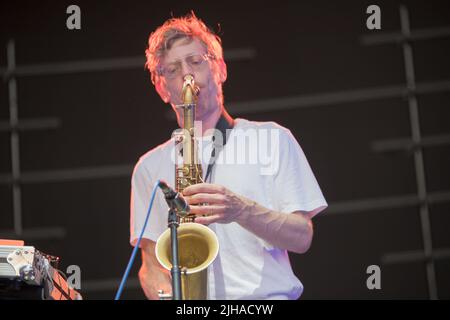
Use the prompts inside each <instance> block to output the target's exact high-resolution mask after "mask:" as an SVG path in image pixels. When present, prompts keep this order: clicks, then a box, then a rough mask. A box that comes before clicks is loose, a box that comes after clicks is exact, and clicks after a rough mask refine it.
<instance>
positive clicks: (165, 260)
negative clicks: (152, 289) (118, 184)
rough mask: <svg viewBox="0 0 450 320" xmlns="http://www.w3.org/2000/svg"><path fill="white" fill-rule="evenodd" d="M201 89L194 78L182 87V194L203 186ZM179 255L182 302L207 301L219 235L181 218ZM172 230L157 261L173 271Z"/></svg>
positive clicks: (178, 178)
mask: <svg viewBox="0 0 450 320" xmlns="http://www.w3.org/2000/svg"><path fill="white" fill-rule="evenodd" d="M198 93H199V89H198V87H196V86H195V83H194V77H193V76H192V75H186V76H185V78H184V83H183V91H182V100H183V104H182V105H180V106H179V107H180V108H183V112H184V114H183V128H181V130H177V132H176V133H175V134H174V136H175V145H176V146H177V145H178V146H181V147H182V150H183V154H182V163H179V161H176V164H175V188H176V190H177V191H178V192H182V191H183V190H184V189H185V188H186V187H188V186H190V185H193V184H197V183H201V182H203V179H202V166H201V163H199V161H198V153H199V152H198V149H197V142H196V140H195V135H194V130H195V128H194V121H195V107H196V101H197V95H198ZM178 219H179V223H180V225H179V226H178V251H179V265H180V267H181V270H182V272H181V273H182V274H181V288H182V299H183V300H206V298H207V268H208V266H209V265H210V264H211V263H212V262H213V261H214V260H215V258H216V256H217V254H218V251H219V241H218V239H217V236H216V234H215V233H214V232H213V231H212V230H211V229H209V228H208V227H206V226H204V225H201V224H198V223H195V214H188V215H187V216H184V217H179V218H178ZM170 241H171V240H170V230H169V229H168V230H166V231H165V232H164V233H163V234H162V235H161V236H160V237H159V238H158V240H157V242H156V248H155V251H156V257H157V259H158V261H159V262H160V264H161V265H162V266H163V267H164V268H166V269H167V270H170V268H171V267H172V264H171V259H172V257H171V242H170Z"/></svg>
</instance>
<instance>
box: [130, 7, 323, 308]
mask: <svg viewBox="0 0 450 320" xmlns="http://www.w3.org/2000/svg"><path fill="white" fill-rule="evenodd" d="M146 56H147V64H146V66H147V68H148V69H149V71H150V73H151V78H152V82H153V84H154V85H155V88H156V90H157V92H158V94H159V95H160V97H161V98H162V100H163V101H164V102H165V103H169V104H170V105H171V106H172V109H173V111H174V112H175V114H176V117H177V122H178V124H179V126H180V128H183V127H184V123H183V122H184V118H183V110H182V108H180V107H179V106H180V105H182V104H183V101H182V89H183V84H184V80H185V77H186V75H192V76H193V78H194V79H195V84H196V85H197V86H198V88H199V94H198V96H197V103H196V111H195V121H196V128H195V129H196V130H197V131H198V140H199V153H200V154H201V163H202V165H203V171H202V172H203V179H202V180H203V182H201V183H197V184H193V185H190V186H188V187H186V188H184V190H183V195H184V197H185V199H186V200H187V201H188V203H189V205H190V213H191V214H195V215H196V218H195V222H196V223H199V224H203V225H207V226H208V227H209V228H211V229H212V230H213V231H214V232H215V234H216V235H217V238H218V240H219V253H218V255H217V258H216V259H215V260H214V262H213V263H212V264H211V265H210V267H209V268H208V271H207V272H208V278H207V279H208V280H207V289H208V290H207V292H208V295H207V298H208V299H297V298H298V297H300V295H301V293H302V291H303V285H302V283H301V282H300V280H299V279H298V278H297V277H296V275H295V274H294V273H293V271H292V268H291V266H290V262H289V257H288V254H287V251H291V252H295V253H300V254H301V253H305V252H306V251H307V250H308V249H309V247H310V245H311V241H312V238H313V224H312V218H313V217H314V216H315V215H316V214H318V213H319V212H321V211H322V210H324V209H325V208H326V207H327V202H326V200H325V198H324V197H323V194H322V192H321V189H320V187H319V185H318V183H317V181H316V179H315V176H314V174H313V172H312V170H311V168H310V166H309V164H308V161H307V159H306V157H305V155H304V153H303V151H302V149H301V147H300V145H299V144H298V142H297V141H296V140H295V138H294V137H293V135H292V134H291V132H290V131H289V130H288V129H286V128H284V127H282V126H280V125H278V124H276V123H274V122H255V121H249V120H246V119H240V118H237V119H233V118H232V117H231V116H230V115H229V114H228V113H227V111H226V109H225V105H224V98H223V92H222V84H223V83H224V82H225V80H226V78H227V68H226V64H225V62H224V59H223V52H222V46H221V42H220V38H219V37H218V36H216V35H215V34H214V33H212V32H211V31H210V30H209V29H208V28H207V27H206V26H205V24H204V23H203V22H202V21H201V20H199V19H198V18H197V17H195V15H194V14H190V15H188V16H186V17H182V18H172V19H170V20H168V21H167V22H166V23H165V24H163V25H162V26H160V27H159V28H158V29H157V30H156V31H155V32H153V33H152V34H151V35H150V38H149V44H148V49H147V50H146ZM214 129H216V130H214ZM217 132H221V133H225V134H224V135H223V136H222V137H218V136H217V135H216V133H217ZM218 140H220V141H221V142H222V143H221V147H220V146H219V144H218V143H217V142H218ZM248 141H250V142H248ZM266 142H268V143H266ZM267 145H270V147H267V148H266V147H264V146H267ZM261 148H263V149H264V151H267V150H270V152H269V155H268V156H265V157H263V158H264V159H263V160H264V161H262V160H261V161H258V159H257V160H256V161H253V160H255V159H253V158H252V155H255V154H261ZM266 149H267V150H266ZM177 152H178V151H177V150H175V147H174V139H173V138H172V139H170V140H168V141H167V142H165V143H163V144H161V145H159V146H157V147H156V148H154V149H152V150H150V151H149V152H147V153H146V154H145V155H143V156H142V157H141V158H140V160H139V162H138V163H137V164H136V166H135V169H134V172H133V177H132V190H131V204H130V208H131V237H130V241H131V244H132V245H135V243H136V240H137V237H138V236H139V233H140V230H141V228H142V225H143V223H144V218H145V215H146V213H147V208H148V204H149V199H150V192H151V188H152V186H153V185H154V184H155V182H156V181H157V180H158V179H163V180H165V181H167V182H169V183H173V181H175V173H174V160H173V159H174V153H177ZM263 153H264V152H263ZM266 153H267V152H266ZM245 155H249V156H248V157H247V156H245ZM166 229H167V205H166V203H165V201H164V198H163V196H162V195H161V194H159V195H158V196H157V197H156V198H155V203H154V206H153V210H152V214H151V216H150V220H149V224H148V226H147V229H146V231H145V233H144V238H143V240H142V242H141V249H142V250H141V251H142V266H141V269H140V271H139V279H140V283H141V286H142V288H143V290H144V293H145V295H146V296H147V298H149V299H158V298H159V296H158V291H159V290H163V291H164V292H165V293H171V279H170V273H169V272H168V271H167V270H166V269H164V268H163V267H162V266H161V265H160V263H159V262H158V259H157V257H156V255H155V242H156V240H157V239H158V237H159V236H160V235H161V234H162V233H163V232H164V231H165V230H166Z"/></svg>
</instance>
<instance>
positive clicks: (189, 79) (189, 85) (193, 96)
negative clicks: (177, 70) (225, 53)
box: [181, 74, 200, 104]
mask: <svg viewBox="0 0 450 320" xmlns="http://www.w3.org/2000/svg"><path fill="white" fill-rule="evenodd" d="M199 94H200V88H199V87H198V86H197V85H196V84H195V80H194V76H193V75H192V74H187V75H185V76H184V83H183V93H182V97H181V98H182V100H183V102H184V103H185V104H192V103H195V102H196V100H197V96H198V95H199Z"/></svg>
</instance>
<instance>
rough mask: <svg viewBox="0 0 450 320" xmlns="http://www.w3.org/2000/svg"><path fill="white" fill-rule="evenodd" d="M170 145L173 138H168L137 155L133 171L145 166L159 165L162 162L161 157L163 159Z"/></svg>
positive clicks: (169, 149) (171, 145) (168, 151)
mask: <svg viewBox="0 0 450 320" xmlns="http://www.w3.org/2000/svg"><path fill="white" fill-rule="evenodd" d="M172 147H173V139H169V140H167V141H166V142H164V143H161V144H160V145H158V146H156V147H154V148H152V149H150V150H149V151H147V152H146V153H144V154H143V155H141V156H140V157H139V160H138V162H137V163H136V165H135V169H134V171H137V170H144V169H145V168H153V169H154V168H155V167H157V166H159V165H160V164H161V163H162V162H163V159H165V158H166V157H167V155H168V154H170V151H171V148H172Z"/></svg>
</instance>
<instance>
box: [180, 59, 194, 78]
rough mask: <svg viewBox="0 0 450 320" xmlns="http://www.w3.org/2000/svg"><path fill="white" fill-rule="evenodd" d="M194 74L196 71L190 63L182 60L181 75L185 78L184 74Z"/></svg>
mask: <svg viewBox="0 0 450 320" xmlns="http://www.w3.org/2000/svg"><path fill="white" fill-rule="evenodd" d="M188 74H192V75H194V72H193V70H192V68H191V67H190V66H189V64H188V63H187V62H186V61H183V62H181V76H182V77H183V79H184V76H186V75H188Z"/></svg>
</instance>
